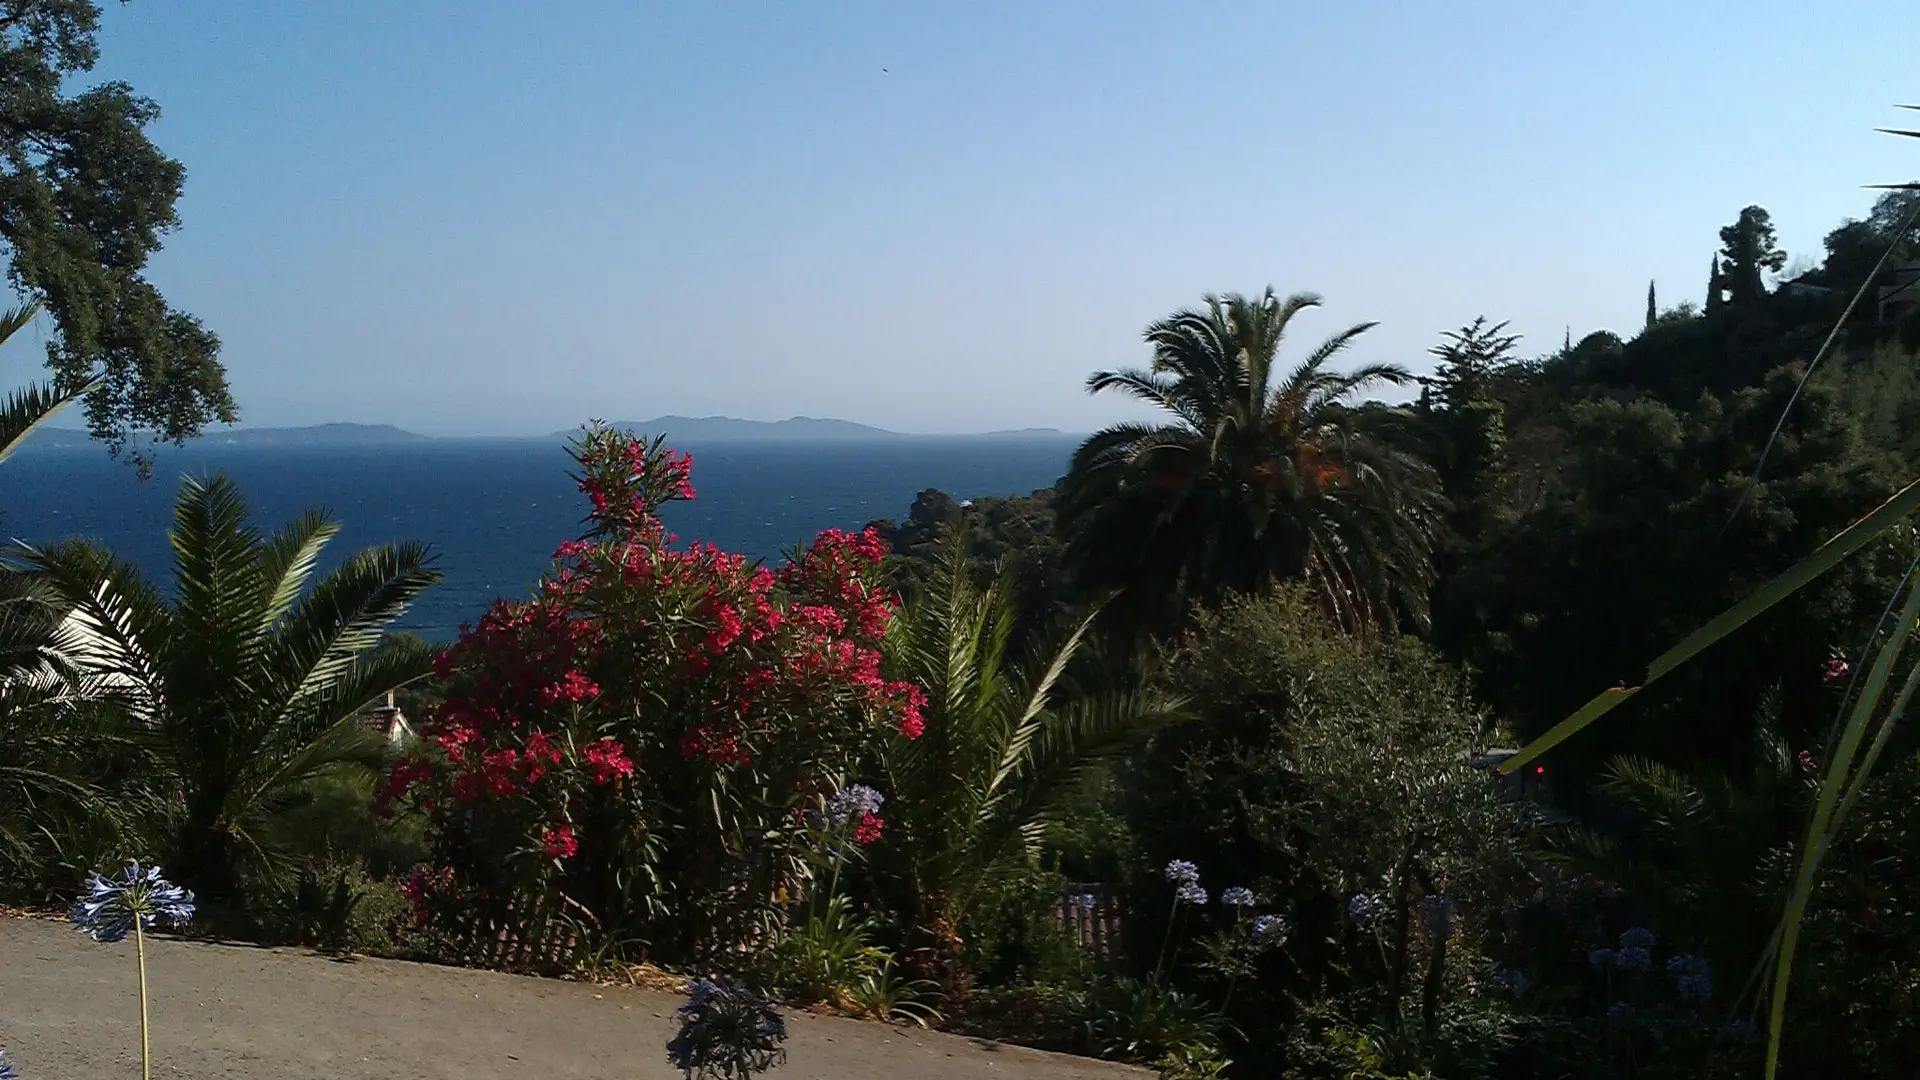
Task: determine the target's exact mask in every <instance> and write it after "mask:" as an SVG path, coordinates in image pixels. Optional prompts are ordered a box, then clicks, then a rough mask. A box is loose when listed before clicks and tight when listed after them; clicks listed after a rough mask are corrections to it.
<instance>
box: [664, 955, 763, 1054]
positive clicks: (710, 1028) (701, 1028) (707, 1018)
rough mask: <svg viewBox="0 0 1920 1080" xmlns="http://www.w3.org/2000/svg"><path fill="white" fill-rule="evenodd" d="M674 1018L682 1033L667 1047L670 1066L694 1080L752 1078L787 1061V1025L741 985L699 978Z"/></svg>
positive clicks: (690, 987) (689, 990)
mask: <svg viewBox="0 0 1920 1080" xmlns="http://www.w3.org/2000/svg"><path fill="white" fill-rule="evenodd" d="M674 1019H675V1020H676V1021H678V1022H679V1025H680V1030H679V1031H678V1032H677V1033H676V1034H675V1035H674V1036H673V1038H672V1039H671V1040H670V1041H669V1042H668V1043H667V1061H668V1062H669V1063H670V1064H672V1065H673V1067H674V1068H676V1069H680V1070H682V1071H683V1072H685V1073H686V1075H687V1076H689V1077H692V1076H703V1077H735V1076H750V1075H752V1074H753V1073H757V1072H765V1071H766V1070H768V1069H771V1068H773V1067H774V1066H775V1065H778V1064H780V1063H781V1062H782V1061H785V1060H786V1056H787V1054H786V1050H785V1049H784V1048H783V1047H782V1046H781V1044H782V1043H784V1042H786V1041H787V1025H786V1021H785V1020H783V1019H782V1018H781V1016H780V1013H779V1011H778V1010H777V1009H775V1008H774V1007H773V1003H772V1002H770V1001H768V1000H767V999H766V998H765V997H762V996H761V995H759V994H757V993H755V992H753V991H752V990H749V989H748V988H747V987H745V986H743V985H741V984H739V983H736V982H717V981H714V980H711V979H695V980H694V981H693V983H692V984H691V985H690V986H688V988H687V1000H686V1002H685V1003H683V1004H682V1005H681V1006H680V1008H679V1009H678V1010H677V1011H676V1012H675V1013H674Z"/></svg>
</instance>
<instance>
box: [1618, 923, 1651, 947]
mask: <svg viewBox="0 0 1920 1080" xmlns="http://www.w3.org/2000/svg"><path fill="white" fill-rule="evenodd" d="M1620 947H1621V948H1622V949H1645V950H1646V951H1648V952H1652V951H1653V931H1651V930H1649V929H1647V928H1646V927H1644V926H1636V927H1633V928H1632V929H1630V930H1628V931H1627V932H1626V933H1624V934H1621V935H1620Z"/></svg>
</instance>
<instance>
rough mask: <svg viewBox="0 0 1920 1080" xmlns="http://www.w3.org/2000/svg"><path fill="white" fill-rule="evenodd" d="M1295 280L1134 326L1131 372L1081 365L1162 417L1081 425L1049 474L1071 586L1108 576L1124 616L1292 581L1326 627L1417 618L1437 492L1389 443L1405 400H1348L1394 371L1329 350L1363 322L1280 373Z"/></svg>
mask: <svg viewBox="0 0 1920 1080" xmlns="http://www.w3.org/2000/svg"><path fill="white" fill-rule="evenodd" d="M1319 303H1320V299H1319V297H1317V296H1313V295H1311V294H1307V293H1301V294H1296V295H1294V296H1291V297H1288V298H1287V299H1286V300H1280V299H1279V298H1277V297H1276V296H1275V295H1274V293H1273V290H1272V289H1268V290H1267V291H1266V293H1265V294H1264V295H1262V296H1261V297H1259V298H1258V299H1255V300H1249V299H1247V298H1246V297H1243V296H1240V295H1237V294H1230V295H1228V296H1225V297H1214V296H1209V297H1207V298H1206V308H1205V309H1204V310H1202V311H1182V312H1179V313H1177V314H1175V315H1174V316H1173V317H1172V318H1169V319H1166V320H1164V321H1161V322H1157V323H1154V324H1153V325H1152V326H1150V327H1148V328H1147V332H1146V338H1147V342H1148V343H1149V344H1150V345H1151V346H1152V347H1153V364H1152V366H1151V367H1150V368H1149V369H1148V370H1145V371H1141V370H1138V369H1124V370H1120V371H1101V372H1096V373H1095V374H1094V375H1093V376H1092V377H1090V378H1089V379H1088V380H1087V389H1088V391H1089V392H1090V393H1100V392H1102V391H1106V390H1118V391H1120V392H1121V393H1124V394H1127V395H1129V396H1131V397H1134V398H1137V399H1139V400H1141V401H1145V402H1148V403H1150V404H1153V405H1156V406H1158V407H1160V408H1162V409H1165V410H1166V411H1167V412H1169V413H1171V414H1173V422H1172V423H1169V424H1161V425H1152V424H1132V423H1130V424H1117V425H1115V426H1113V427H1110V428H1107V429H1106V430H1104V431H1101V432H1099V433H1097V434H1095V435H1094V436H1093V437H1091V438H1089V439H1088V440H1087V441H1086V442H1085V443H1084V444H1082V445H1081V447H1080V449H1079V451H1078V452H1076V453H1075V454H1074V457H1073V462H1072V465H1071V466H1070V468H1069V470H1068V473H1067V476H1066V477H1065V479H1064V480H1062V482H1061V487H1060V499H1059V515H1060V519H1059V520H1060V529H1061V532H1062V535H1063V536H1064V538H1065V540H1066V555H1067V561H1068V565H1069V566H1072V567H1074V568H1075V571H1076V573H1077V574H1078V575H1079V577H1080V582H1081V584H1082V586H1083V587H1086V588H1088V589H1090V590H1092V591H1095V592H1100V591H1105V590H1116V589H1118V590H1124V592H1125V596H1124V597H1123V602H1124V603H1126V604H1127V605H1128V606H1129V607H1132V608H1133V609H1134V610H1135V613H1136V614H1138V615H1139V616H1140V617H1142V618H1145V619H1148V620H1153V621H1164V620H1166V619H1169V618H1171V617H1174V614H1175V613H1176V612H1178V611H1180V610H1183V609H1184V608H1185V607H1186V606H1187V605H1189V604H1192V603H1195V602H1197V603H1200V604H1204V605H1212V604H1216V603H1218V602H1219V601H1220V600H1222V599H1223V598H1225V597H1226V596H1227V595H1228V594H1231V593H1258V592H1262V591H1264V590H1265V589H1267V588H1268V587H1270V586H1271V585H1272V584H1273V583H1274V582H1276V581H1284V580H1294V579H1304V580H1305V581H1307V582H1308V584H1309V585H1310V586H1311V587H1312V589H1313V590H1314V593H1315V595H1316V596H1317V597H1318V598H1319V601H1320V603H1321V605H1322V606H1323V607H1325V608H1326V610H1327V611H1328V613H1329V614H1331V615H1332V616H1333V617H1334V618H1335V619H1337V620H1338V621H1339V622H1340V623H1341V625H1343V626H1345V627H1347V628H1349V629H1352V630H1362V629H1366V628H1369V627H1373V626H1377V625H1381V624H1385V625H1389V626H1391V625H1393V624H1394V623H1395V622H1396V621H1397V616H1398V615H1401V614H1405V615H1409V616H1411V617H1413V618H1414V619H1415V620H1416V621H1419V622H1424V621H1425V618H1426V614H1427V588H1428V586H1429V584H1430V583H1431V581H1432V576H1433V560H1432V551H1433V544H1434V538H1435V533H1436V531H1437V530H1438V529H1439V528H1440V523H1441V520H1442V512H1443V507H1444V501H1443V498H1442V496H1441V495H1440V493H1439V489H1438V484H1437V481H1436V480H1435V477H1434V473H1433V470H1432V469H1431V468H1430V467H1429V466H1428V465H1427V464H1426V463H1425V462H1423V461H1421V460H1420V459H1418V458H1417V457H1415V456H1414V455H1413V454H1411V453H1409V452H1408V451H1407V450H1406V449H1405V447H1407V446H1408V445H1410V444H1411V443H1412V441H1413V440H1412V439H1411V438H1410V437H1409V434H1410V431H1411V428H1412V416H1411V414H1410V413H1409V412H1408V411H1407V410H1404V409H1397V408H1387V407H1384V406H1379V405H1365V406H1359V407H1356V406H1353V405H1351V404H1349V401H1350V399H1351V398H1352V397H1353V396H1354V395H1355V394H1357V393H1359V392H1361V391H1363V390H1366V389H1368V388H1370V387H1373V386H1377V385H1380V384H1389V385H1395V386H1398V385H1404V384H1406V383H1409V382H1411V381H1412V376H1410V375H1409V374H1408V373H1407V371H1406V370H1405V369H1403V368H1401V367H1398V366H1396V365H1392V364H1370V365H1367V366H1364V367H1361V368H1359V369H1357V370H1355V371H1352V372H1346V373H1341V372H1335V371H1330V370H1328V368H1327V365H1328V363H1329V362H1330V361H1331V360H1332V359H1333V358H1334V357H1335V356H1338V355H1339V354H1340V353H1341V352H1342V351H1344V350H1345V349H1346V348H1347V347H1348V346H1349V345H1351V344H1352V343H1353V341H1354V339H1356V338H1358V337H1359V336H1360V335H1361V334H1362V333H1364V332H1366V331H1367V330H1368V329H1369V328H1370V327H1372V326H1373V324H1372V323H1362V324H1360V325H1358V326H1354V327H1352V328H1350V329H1348V330H1345V331H1343V332H1341V333H1339V334H1336V335H1334V336H1333V337H1331V338H1329V339H1327V340H1326V341H1325V342H1323V343H1322V344H1321V345H1320V346H1319V347H1318V348H1316V349H1314V350H1313V351H1312V352H1311V353H1309V354H1307V357H1306V359H1304V360H1302V361H1301V362H1300V363H1299V365H1298V366H1296V367H1294V368H1293V370H1292V371H1291V372H1288V373H1287V374H1286V375H1285V376H1284V377H1281V376H1280V375H1279V373H1278V372H1276V370H1275V367H1274V365H1275V357H1276V354H1277V353H1278V352H1279V349H1280V343H1281V340H1282V338H1283V337H1284V336H1285V334H1286V330H1287V326H1288V324H1290V323H1291V322H1292V321H1293V318H1294V316H1296V315H1298V314H1300V313H1301V312H1302V311H1305V310H1306V309H1308V308H1312V307H1317V306H1318V305H1319Z"/></svg>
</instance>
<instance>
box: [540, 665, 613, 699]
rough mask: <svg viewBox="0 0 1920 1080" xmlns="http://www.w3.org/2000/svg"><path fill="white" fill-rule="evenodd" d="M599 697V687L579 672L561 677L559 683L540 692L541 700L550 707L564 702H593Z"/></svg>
mask: <svg viewBox="0 0 1920 1080" xmlns="http://www.w3.org/2000/svg"><path fill="white" fill-rule="evenodd" d="M599 696H600V687H599V685H598V684H597V683H595V682H594V681H593V680H592V679H589V678H587V677H586V676H585V675H582V674H580V673H579V672H578V671H569V672H567V673H566V674H565V675H562V676H561V677H560V681H559V682H556V683H552V684H551V685H549V686H547V687H545V688H544V689H542V690H541V691H540V697H541V699H542V700H544V701H545V702H546V703H547V704H549V705H555V704H558V703H560V702H562V701H571V702H582V701H592V700H593V699H594V698H597V697H599Z"/></svg>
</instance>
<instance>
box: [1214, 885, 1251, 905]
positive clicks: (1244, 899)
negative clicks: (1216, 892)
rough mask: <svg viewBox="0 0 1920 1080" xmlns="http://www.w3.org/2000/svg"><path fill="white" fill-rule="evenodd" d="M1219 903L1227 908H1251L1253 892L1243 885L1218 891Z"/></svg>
mask: <svg viewBox="0 0 1920 1080" xmlns="http://www.w3.org/2000/svg"><path fill="white" fill-rule="evenodd" d="M1220 902H1221V903H1223V904H1225V905H1227V906H1228V907H1237V908H1239V907H1252V906H1253V890H1252V889H1249V888H1247V887H1245V886H1244V885H1235V886H1233V887H1232V888H1228V889H1222V890H1220Z"/></svg>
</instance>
